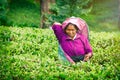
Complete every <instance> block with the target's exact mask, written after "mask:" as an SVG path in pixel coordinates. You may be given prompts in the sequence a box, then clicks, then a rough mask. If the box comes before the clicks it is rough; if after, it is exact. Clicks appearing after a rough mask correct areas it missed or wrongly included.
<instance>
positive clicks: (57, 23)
mask: <svg viewBox="0 0 120 80" xmlns="http://www.w3.org/2000/svg"><path fill="white" fill-rule="evenodd" d="M54 24H55V25H60V26H61V25H62V24H61V23H59V22H54Z"/></svg>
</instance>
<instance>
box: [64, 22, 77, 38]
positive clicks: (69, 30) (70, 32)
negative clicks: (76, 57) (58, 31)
mask: <svg viewBox="0 0 120 80" xmlns="http://www.w3.org/2000/svg"><path fill="white" fill-rule="evenodd" d="M65 32H66V34H67V35H68V36H70V37H71V38H73V37H74V36H75V35H76V33H77V30H76V28H75V26H74V25H72V24H69V25H68V26H67V28H66V30H65Z"/></svg>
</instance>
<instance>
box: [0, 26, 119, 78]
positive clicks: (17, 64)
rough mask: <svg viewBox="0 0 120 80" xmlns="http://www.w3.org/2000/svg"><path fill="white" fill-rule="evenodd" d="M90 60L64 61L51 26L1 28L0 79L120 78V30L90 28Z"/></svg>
mask: <svg viewBox="0 0 120 80" xmlns="http://www.w3.org/2000/svg"><path fill="white" fill-rule="evenodd" d="M90 43H91V45H92V48H93V52H94V53H93V54H94V56H93V57H92V58H91V60H90V61H89V62H80V63H77V64H75V65H71V64H62V62H61V61H60V60H59V59H58V53H57V51H58V42H57V39H56V38H55V36H54V34H53V31H52V30H50V29H38V28H18V27H2V26H1V27H0V80H54V79H55V80H120V62H119V60H120V51H119V50H120V32H94V31H90Z"/></svg>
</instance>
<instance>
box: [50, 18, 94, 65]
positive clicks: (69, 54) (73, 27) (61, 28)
mask: <svg viewBox="0 0 120 80" xmlns="http://www.w3.org/2000/svg"><path fill="white" fill-rule="evenodd" d="M82 24H83V23H80V19H79V18H69V19H67V20H66V21H64V22H63V24H60V23H57V22H55V23H54V24H53V26H52V29H53V30H54V33H55V35H56V37H57V39H58V41H59V44H60V46H61V48H62V49H63V51H64V55H65V57H66V59H67V60H68V61H69V62H71V63H73V64H74V63H76V62H79V61H88V60H89V59H90V58H91V57H92V48H91V46H90V44H89V41H88V39H87V37H86V36H85V35H83V34H81V26H82Z"/></svg>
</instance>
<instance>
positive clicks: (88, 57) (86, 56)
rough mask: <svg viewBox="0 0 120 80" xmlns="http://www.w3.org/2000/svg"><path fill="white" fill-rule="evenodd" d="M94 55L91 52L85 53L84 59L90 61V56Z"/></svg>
mask: <svg viewBox="0 0 120 80" xmlns="http://www.w3.org/2000/svg"><path fill="white" fill-rule="evenodd" d="M91 57H92V54H91V53H88V54H86V55H85V57H84V60H83V61H85V62H86V61H88V60H89V59H90V58H91Z"/></svg>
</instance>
